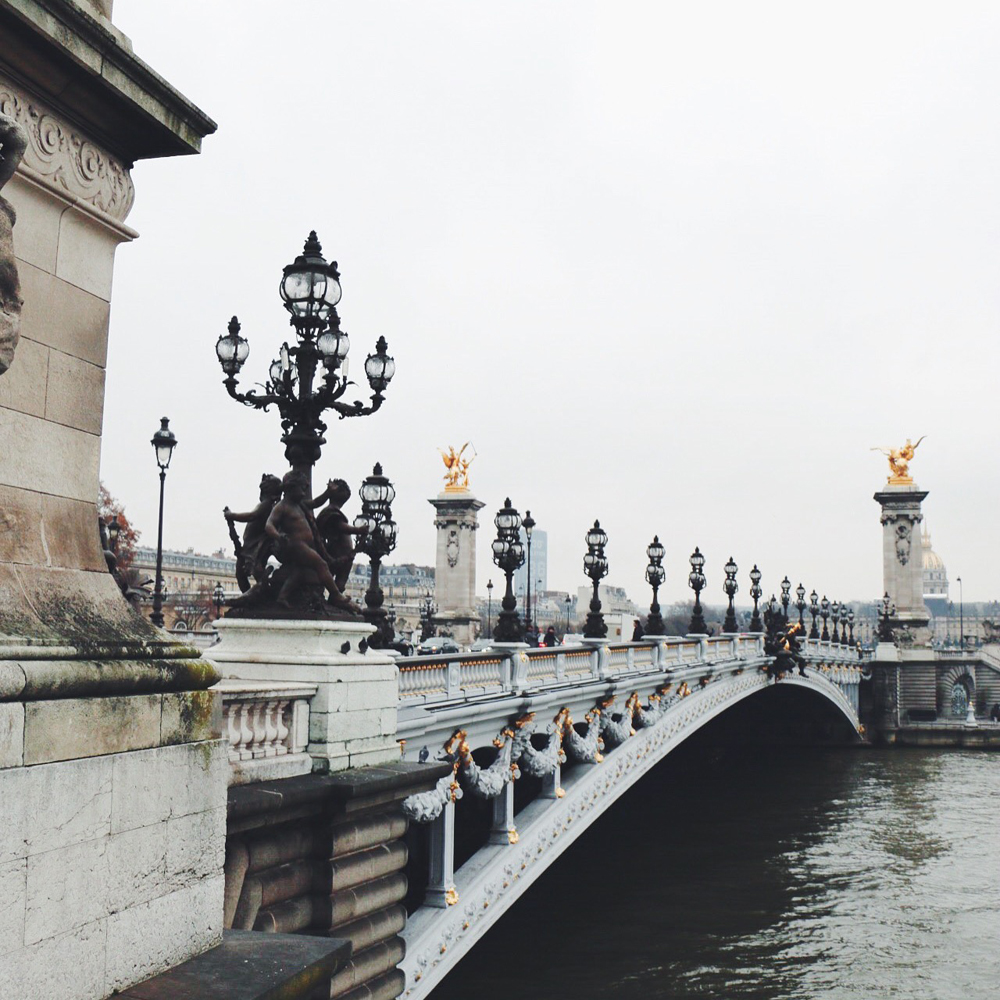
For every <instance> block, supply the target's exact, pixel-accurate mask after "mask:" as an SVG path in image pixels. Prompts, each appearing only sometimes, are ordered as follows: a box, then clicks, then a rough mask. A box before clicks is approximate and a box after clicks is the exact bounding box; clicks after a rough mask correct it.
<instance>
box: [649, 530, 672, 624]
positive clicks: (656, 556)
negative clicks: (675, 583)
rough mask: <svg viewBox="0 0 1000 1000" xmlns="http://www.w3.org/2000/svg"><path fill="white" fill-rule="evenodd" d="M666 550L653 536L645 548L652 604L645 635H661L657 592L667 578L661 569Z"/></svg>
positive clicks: (660, 617)
mask: <svg viewBox="0 0 1000 1000" xmlns="http://www.w3.org/2000/svg"><path fill="white" fill-rule="evenodd" d="M665 551H666V550H665V549H664V548H663V546H662V545H661V544H660V536H659V535H653V540H652V542H650V544H649V545H647V546H646V557H647V558H648V559H649V565H648V566H647V567H646V583H648V584H649V585H650V586H651V587H652V588H653V603H652V604H650V606H649V617H648V618H647V619H646V635H647V636H649V635H663V628H664V626H663V616H662V615H661V614H660V604H659V602H658V600H657V592H658V591H659V589H660V587H662V586H663V581H664V580H665V579H666V578H667V571H666V570H665V569H664V568H663V555H664V552H665Z"/></svg>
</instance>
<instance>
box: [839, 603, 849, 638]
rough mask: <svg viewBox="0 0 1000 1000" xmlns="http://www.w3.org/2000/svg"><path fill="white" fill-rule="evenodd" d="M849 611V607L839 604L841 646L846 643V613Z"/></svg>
mask: <svg viewBox="0 0 1000 1000" xmlns="http://www.w3.org/2000/svg"><path fill="white" fill-rule="evenodd" d="M849 612H850V608H848V607H847V605H846V604H841V606H840V644H841V646H846V645H847V615H848V614H849Z"/></svg>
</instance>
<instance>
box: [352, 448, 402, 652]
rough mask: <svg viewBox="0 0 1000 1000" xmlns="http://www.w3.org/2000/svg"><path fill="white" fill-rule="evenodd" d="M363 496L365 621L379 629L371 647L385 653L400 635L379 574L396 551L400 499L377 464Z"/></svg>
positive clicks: (361, 541)
mask: <svg viewBox="0 0 1000 1000" xmlns="http://www.w3.org/2000/svg"><path fill="white" fill-rule="evenodd" d="M359 492H360V494H361V513H360V514H359V515H358V516H357V517H356V518H355V519H354V527H355V528H363V529H365V530H364V532H363V533H362V534H359V535H358V541H357V548H358V550H359V551H361V552H364V554H365V555H366V556H368V558H369V560H370V561H371V578H370V580H369V581H368V590H367V591H366V592H365V612H364V613H365V621H367V622H369V623H370V624H372V625H374V626H375V631H374V632H373V633H372V635H371V636H370V637H369V639H368V645H369V646H372V647H373V648H374V649H385V648H386V647H388V646H389V645H391V644H392V642H393V641H394V640H395V638H396V634H395V632H394V630H393V628H392V626H391V625H390V624H389V619H388V616H387V615H386V612H385V608H384V607H383V604H384V602H385V595H384V594H383V592H382V586H381V584H380V583H379V573H380V571H381V569H382V560H383V559H384V558H385V557H386V556H387V555H388V554H389V553H390V552H391V551H392V550H393V549H394V548H395V547H396V522H395V521H394V520H393V519H392V501H393V500H395V499H396V490H395V488H394V487H393V485H392V483H391V482H389V480H388V479H387V478H386V477H385V476H384V475H383V474H382V466H381V465H379V464H378V463H377V462H376V463H375V467H374V468H373V469H372V474H371V475H370V476H366V477H365V481H364V482H363V483H362V484H361V489H360V490H359Z"/></svg>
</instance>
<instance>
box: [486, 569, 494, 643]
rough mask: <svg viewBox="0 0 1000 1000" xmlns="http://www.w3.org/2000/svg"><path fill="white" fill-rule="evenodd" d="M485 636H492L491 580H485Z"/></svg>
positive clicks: (490, 637) (489, 637)
mask: <svg viewBox="0 0 1000 1000" xmlns="http://www.w3.org/2000/svg"><path fill="white" fill-rule="evenodd" d="M486 638H487V639H492V638H493V581H492V580H487V581H486Z"/></svg>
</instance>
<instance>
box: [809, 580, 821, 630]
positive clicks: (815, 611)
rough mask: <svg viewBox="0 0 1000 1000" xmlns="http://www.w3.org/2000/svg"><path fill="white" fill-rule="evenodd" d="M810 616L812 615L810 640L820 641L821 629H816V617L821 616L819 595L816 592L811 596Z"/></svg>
mask: <svg viewBox="0 0 1000 1000" xmlns="http://www.w3.org/2000/svg"><path fill="white" fill-rule="evenodd" d="M809 614H811V615H812V620H813V621H812V628H811V629H809V638H810V639H818V638H819V629H817V628H816V617H817V616H818V615H819V595H818V594H817V593H816V591H815V590H814V591H813V592H812V593H811V594H810V595H809Z"/></svg>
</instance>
